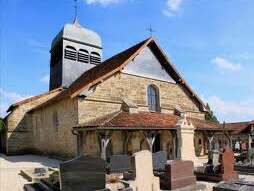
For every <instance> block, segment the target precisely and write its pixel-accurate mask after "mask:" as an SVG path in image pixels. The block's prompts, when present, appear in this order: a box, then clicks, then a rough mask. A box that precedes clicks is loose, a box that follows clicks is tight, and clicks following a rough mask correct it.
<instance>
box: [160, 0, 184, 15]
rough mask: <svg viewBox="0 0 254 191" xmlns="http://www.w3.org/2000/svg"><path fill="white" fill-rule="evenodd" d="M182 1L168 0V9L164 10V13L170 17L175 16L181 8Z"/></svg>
mask: <svg viewBox="0 0 254 191" xmlns="http://www.w3.org/2000/svg"><path fill="white" fill-rule="evenodd" d="M182 2H183V0H167V3H166V9H164V10H163V11H162V12H163V14H164V15H166V16H168V17H172V16H175V15H176V14H177V12H178V11H179V10H180V6H181V5H182Z"/></svg>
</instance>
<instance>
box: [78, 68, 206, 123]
mask: <svg viewBox="0 0 254 191" xmlns="http://www.w3.org/2000/svg"><path fill="white" fill-rule="evenodd" d="M150 84H154V85H156V86H157V87H158V88H159V91H160V105H161V111H162V112H163V113H173V112H174V108H175V107H180V108H181V109H182V110H184V111H186V112H187V115H188V116H190V117H195V118H199V119H204V114H203V113H201V112H200V111H199V109H198V107H197V106H196V105H195V104H194V103H193V101H192V100H191V99H190V98H189V97H188V96H187V94H186V93H185V92H184V91H183V90H182V88H181V87H179V86H178V85H177V84H175V83H170V82H164V81H159V80H153V79H148V78H143V77H137V76H133V75H129V74H123V73H121V74H116V75H115V76H112V77H111V78H109V79H107V80H105V81H104V82H103V83H101V84H99V85H98V86H97V87H96V90H95V91H94V92H93V93H91V94H90V95H89V96H88V97H87V98H85V99H84V100H80V101H79V103H78V109H79V123H82V122H86V121H88V120H90V119H93V118H96V117H100V116H103V115H105V114H108V113H112V112H114V111H117V110H119V109H120V108H121V103H122V99H123V98H127V99H129V100H130V101H132V102H133V103H135V104H136V105H137V106H138V107H139V111H148V104H147V93H146V91H147V86H148V85H150Z"/></svg>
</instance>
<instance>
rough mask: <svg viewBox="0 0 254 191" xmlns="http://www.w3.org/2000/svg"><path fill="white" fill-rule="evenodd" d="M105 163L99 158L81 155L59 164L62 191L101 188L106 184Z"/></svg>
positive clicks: (91, 190) (87, 190) (86, 190)
mask: <svg viewBox="0 0 254 191" xmlns="http://www.w3.org/2000/svg"><path fill="white" fill-rule="evenodd" d="M105 174H106V165H105V161H104V160H102V159H100V158H94V157H90V156H81V157H78V158H75V159H73V160H70V161H67V162H64V163H61V164H60V185H61V186H60V187H61V190H62V191H81V190H85V191H95V190H102V189H104V188H105V184H106V178H105Z"/></svg>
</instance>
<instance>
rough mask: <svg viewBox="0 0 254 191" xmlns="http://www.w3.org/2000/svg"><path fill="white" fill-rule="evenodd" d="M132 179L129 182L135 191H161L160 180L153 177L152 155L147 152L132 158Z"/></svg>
mask: <svg viewBox="0 0 254 191" xmlns="http://www.w3.org/2000/svg"><path fill="white" fill-rule="evenodd" d="M131 165H132V170H133V173H132V177H131V180H129V181H127V182H128V183H129V186H130V187H131V188H132V189H133V190H135V191H136V190H138V191H160V183H159V178H158V177H155V176H154V175H153V162H152V153H151V152H150V151H147V150H143V151H139V152H137V153H134V155H133V156H132V157H131Z"/></svg>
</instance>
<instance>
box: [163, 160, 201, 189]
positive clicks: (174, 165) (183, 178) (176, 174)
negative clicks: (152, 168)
mask: <svg viewBox="0 0 254 191" xmlns="http://www.w3.org/2000/svg"><path fill="white" fill-rule="evenodd" d="M160 183H161V188H162V189H165V190H174V189H184V188H188V189H187V190H196V177H195V176H194V165H193V162H192V161H182V160H173V161H170V162H169V163H167V164H166V166H165V174H164V175H163V177H160Z"/></svg>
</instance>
